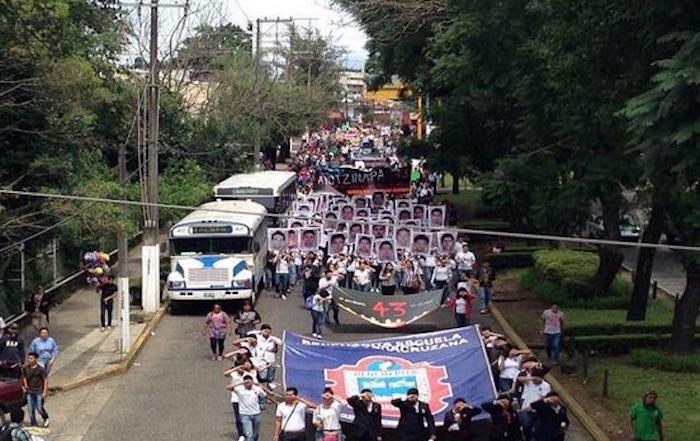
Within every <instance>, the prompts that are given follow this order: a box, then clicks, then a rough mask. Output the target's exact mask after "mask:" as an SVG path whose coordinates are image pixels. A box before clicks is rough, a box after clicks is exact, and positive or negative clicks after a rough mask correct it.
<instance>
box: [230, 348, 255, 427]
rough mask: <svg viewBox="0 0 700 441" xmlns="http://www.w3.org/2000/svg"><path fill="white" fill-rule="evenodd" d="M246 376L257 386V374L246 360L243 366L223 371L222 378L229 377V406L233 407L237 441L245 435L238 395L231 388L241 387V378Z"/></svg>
mask: <svg viewBox="0 0 700 441" xmlns="http://www.w3.org/2000/svg"><path fill="white" fill-rule="evenodd" d="M246 375H249V376H251V377H253V384H256V385H257V384H258V372H257V371H256V370H255V368H253V363H251V362H250V360H246V361H244V362H243V364H241V365H239V366H236V367H234V368H231V369H226V370H225V371H224V377H228V376H230V377H231V383H230V384H229V390H230V391H231V405H232V406H233V416H234V418H235V420H236V432H237V433H238V439H239V441H242V440H244V439H245V435H244V432H243V423H242V421H241V412H240V407H239V406H240V401H239V399H238V394H237V393H236V392H234V391H233V388H235V387H236V386H240V385H242V384H243V377H244V376H246Z"/></svg>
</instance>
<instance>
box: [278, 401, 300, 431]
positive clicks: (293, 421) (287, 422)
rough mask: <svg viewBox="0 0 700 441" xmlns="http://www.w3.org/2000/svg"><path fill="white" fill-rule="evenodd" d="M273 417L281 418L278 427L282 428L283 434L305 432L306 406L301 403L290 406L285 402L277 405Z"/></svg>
mask: <svg viewBox="0 0 700 441" xmlns="http://www.w3.org/2000/svg"><path fill="white" fill-rule="evenodd" d="M292 411H293V412H292ZM275 417H277V418H280V417H281V418H282V423H281V425H280V427H283V428H284V431H285V432H303V431H304V430H306V404H304V403H302V402H298V403H297V404H291V405H290V404H287V403H285V402H282V403H279V404H278V405H277V411H275Z"/></svg>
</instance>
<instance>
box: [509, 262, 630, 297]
mask: <svg viewBox="0 0 700 441" xmlns="http://www.w3.org/2000/svg"><path fill="white" fill-rule="evenodd" d="M533 258H534V261H535V263H534V266H533V267H532V268H530V269H528V270H526V271H524V272H523V273H522V274H521V277H520V284H521V285H522V286H523V287H525V288H527V289H530V290H533V291H534V292H535V293H536V294H537V296H538V297H540V298H541V299H542V300H544V301H546V302H548V303H558V304H560V305H562V306H564V307H569V308H590V309H625V308H627V305H628V304H629V300H630V296H631V293H632V284H631V282H630V281H629V280H626V279H624V278H622V277H617V278H616V279H615V280H614V281H613V283H612V284H611V286H610V287H609V289H608V291H607V293H606V294H605V295H604V296H601V297H597V298H592V299H589V298H585V296H584V295H583V293H584V292H585V289H586V288H587V287H588V284H589V283H590V282H591V279H592V277H593V275H594V274H595V271H596V269H597V267H598V256H597V255H596V254H594V253H591V252H586V251H573V250H539V251H536V252H535V253H534V254H533Z"/></svg>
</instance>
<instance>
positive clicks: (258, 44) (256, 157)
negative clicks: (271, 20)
mask: <svg viewBox="0 0 700 441" xmlns="http://www.w3.org/2000/svg"><path fill="white" fill-rule="evenodd" d="M262 22H263V21H262V20H261V19H259V18H258V19H256V20H255V83H256V84H258V82H259V80H260V74H261V72H260V67H261V66H260V64H261V63H262V51H261V49H262V32H261V31H260V28H261V25H262ZM257 170H260V134H259V133H258V134H256V136H255V142H254V145H253V171H257Z"/></svg>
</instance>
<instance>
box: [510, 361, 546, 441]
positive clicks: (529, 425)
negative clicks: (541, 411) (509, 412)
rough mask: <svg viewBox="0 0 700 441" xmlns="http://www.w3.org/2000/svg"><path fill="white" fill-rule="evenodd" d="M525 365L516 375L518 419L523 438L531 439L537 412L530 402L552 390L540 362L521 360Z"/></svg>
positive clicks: (528, 440) (539, 398)
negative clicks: (518, 390)
mask: <svg viewBox="0 0 700 441" xmlns="http://www.w3.org/2000/svg"><path fill="white" fill-rule="evenodd" d="M525 366H528V367H527V368H525V369H524V370H523V371H522V372H521V373H520V375H518V384H520V385H522V386H521V392H520V400H521V404H520V412H518V419H519V420H520V424H521V425H522V427H523V434H524V435H525V440H527V441H530V440H532V439H533V435H534V433H533V429H534V427H535V422H536V420H537V413H536V412H535V411H534V410H533V409H532V403H534V402H535V401H539V400H541V399H542V398H544V397H546V396H547V394H548V393H550V392H551V391H552V387H551V386H550V385H549V383H547V382H546V381H545V380H544V378H543V377H544V376H545V374H546V371H545V370H544V369H543V367H542V364H541V363H540V364H538V363H537V361H536V360H534V359H530V358H528V359H526V360H525V361H523V367H525Z"/></svg>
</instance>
